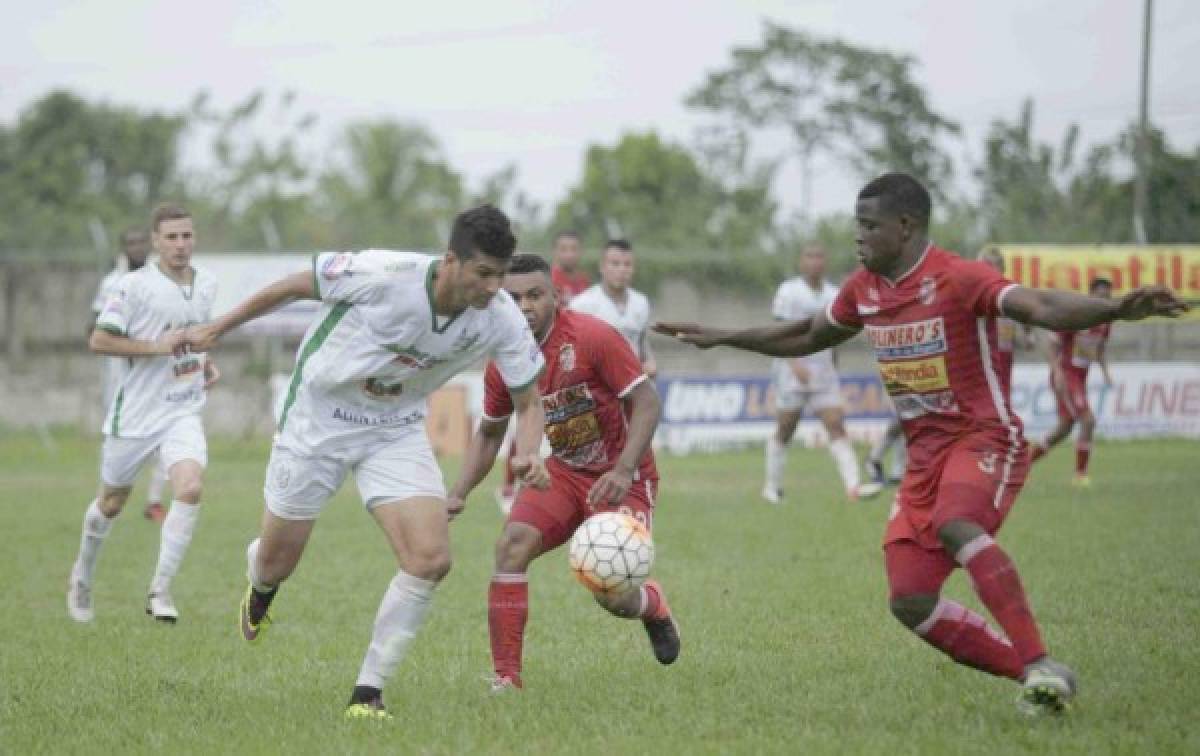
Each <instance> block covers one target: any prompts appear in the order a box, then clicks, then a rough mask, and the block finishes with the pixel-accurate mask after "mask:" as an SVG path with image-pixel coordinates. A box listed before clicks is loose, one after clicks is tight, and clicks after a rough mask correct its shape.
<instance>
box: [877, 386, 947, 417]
mask: <svg viewBox="0 0 1200 756" xmlns="http://www.w3.org/2000/svg"><path fill="white" fill-rule="evenodd" d="M892 404H893V405H894V406H895V407H896V414H897V415H899V416H900V419H901V420H912V419H914V418H918V417H921V416H922V415H928V414H929V413H931V412H932V413H935V414H947V413H951V412H958V402H957V401H955V399H954V392H953V391H950V390H946V391H932V392H930V393H927V394H893V395H892Z"/></svg>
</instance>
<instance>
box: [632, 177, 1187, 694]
mask: <svg viewBox="0 0 1200 756" xmlns="http://www.w3.org/2000/svg"><path fill="white" fill-rule="evenodd" d="M931 204H932V203H931V200H930V197H929V192H928V191H927V190H926V189H925V187H924V186H922V185H921V183H920V182H919V181H917V180H916V179H914V178H913V177H911V176H909V175H907V174H902V173H889V174H885V175H883V176H880V177H878V178H876V179H874V180H872V181H870V182H869V183H867V185H866V186H865V187H863V189H862V190H861V191H860V192H859V194H858V201H857V203H856V205H855V221H856V225H857V235H856V241H857V243H858V255H859V259H860V260H861V261H862V267H861V268H859V269H858V270H856V271H855V272H854V273H853V274H851V276H850V278H848V279H847V280H846V282H845V283H844V284H843V285H842V288H841V291H840V292H839V294H838V297H837V299H836V300H834V302H833V304H832V305H831V306H830V308H829V309H828V310H827V311H826V312H825V313H820V314H818V315H816V316H815V317H814V318H812V319H811V320H806V321H800V322H798V323H783V324H780V325H774V326H764V327H760V328H747V329H742V330H723V329H717V328H709V327H704V326H699V325H696V324H692V323H660V324H657V325H656V326H655V328H656V330H658V331H660V332H662V333H665V334H668V335H673V336H674V337H675V338H677V339H680V340H682V341H685V342H688V343H691V344H695V345H697V346H699V347H702V348H709V347H713V346H721V345H723V346H731V347H735V348H738V349H746V350H750V351H754V352H759V353H761V354H767V355H772V356H799V355H806V354H812V353H813V352H817V351H820V350H822V349H828V348H830V347H833V346H836V345H837V344H840V343H842V342H844V341H846V340H847V339H849V338H851V337H852V336H854V335H855V334H856V333H858V332H859V331H862V330H864V329H866V330H867V331H868V335H869V339H870V343H871V346H872V347H873V348H874V350H875V357H876V360H877V361H878V362H879V367H880V374H881V375H882V376H883V377H884V386H885V387H886V389H887V391H888V393H889V394H891V396H892V401H893V403H894V404H895V406H896V410H897V412H898V414H899V415H900V420H901V422H902V423H903V424H904V433H905V437H906V438H907V441H908V449H909V455H910V464H909V466H908V469H907V471H906V472H905V478H904V482H903V483H902V484H901V487H900V491H899V493H898V494H897V497H896V503H895V505H894V507H893V512H892V515H891V517H890V518H889V521H888V525H887V529H886V531H885V533H884V564H885V569H886V572H887V578H888V584H889V589H890V591H889V593H890V597H889V604H890V608H891V610H892V614H893V615H894V616H895V617H896V619H897V620H899V621H900V622H901V623H903V624H904V625H905V626H906V627H908V628H909V629H911V630H912V631H913V632H914V633H916V634H917V635H918V636H920V637H921V638H922V639H923V640H924V641H926V642H927V643H929V644H930V645H932V646H934V647H935V648H937V649H939V650H941V651H942V652H944V653H945V654H947V655H948V656H950V657H951V658H952V659H954V660H955V661H956V662H958V663H960V664H964V665H967V666H969V667H974V668H976V669H980V670H983V671H985V672H989V673H991V674H994V675H998V676H1001V677H1007V678H1010V679H1012V680H1017V681H1020V682H1021V683H1022V688H1023V690H1022V694H1021V698H1020V699H1019V705H1020V707H1021V708H1022V710H1023V711H1025V712H1027V713H1030V714H1037V713H1043V712H1044V713H1056V712H1060V711H1062V710H1063V709H1064V708H1065V707H1066V706H1067V705H1068V704H1069V703H1070V701H1071V700H1072V699H1073V698H1074V696H1075V691H1076V681H1075V675H1074V673H1073V672H1072V671H1071V670H1070V669H1069V668H1068V667H1067V666H1066V665H1064V664H1062V663H1060V662H1058V661H1056V660H1054V659H1052V658H1051V657H1050V656H1049V655H1048V654H1047V652H1046V648H1045V646H1044V645H1043V643H1042V638H1041V631H1040V630H1039V628H1038V626H1037V622H1036V620H1035V619H1034V616H1033V610H1032V609H1031V608H1030V606H1029V602H1028V600H1027V598H1026V596H1025V589H1024V587H1023V586H1022V585H1021V580H1020V578H1019V576H1018V574H1017V568H1016V566H1015V565H1014V564H1013V562H1012V560H1011V559H1010V558H1009V557H1008V555H1007V554H1006V553H1005V552H1004V550H1003V549H1001V548H1000V545H999V544H998V543H996V541H995V540H994V538H993V536H994V535H995V533H996V532H997V531H998V530H999V528H1000V526H1001V525H1002V524H1003V522H1004V520H1005V518H1006V517H1007V515H1008V513H1009V511H1010V510H1011V508H1012V506H1013V504H1014V503H1015V502H1016V497H1017V494H1018V493H1019V491H1020V490H1021V487H1022V486H1023V485H1024V482H1025V477H1026V474H1027V472H1028V468H1029V458H1028V455H1027V450H1026V446H1025V440H1024V438H1023V437H1022V429H1021V421H1020V418H1019V417H1017V416H1016V415H1015V414H1014V413H1013V411H1012V408H1011V405H1010V403H1009V398H1008V396H1007V395H1006V394H1005V393H1004V392H1003V390H1002V389H1001V384H1000V379H999V377H998V376H997V375H996V369H995V355H996V349H995V344H996V335H995V334H996V318H997V317H1001V316H1003V317H1010V318H1013V319H1014V320H1017V321H1018V322H1021V323H1025V324H1028V325H1036V326H1039V327H1042V328H1051V329H1054V330H1058V331H1065V330H1082V329H1086V328H1091V327H1092V326H1095V325H1099V324H1101V323H1107V322H1110V321H1112V320H1117V319H1123V320H1138V319H1141V318H1145V317H1148V316H1151V315H1166V316H1175V315H1178V314H1180V313H1181V312H1184V311H1186V310H1187V305H1186V304H1184V303H1183V302H1181V301H1180V300H1178V299H1177V298H1176V297H1175V296H1174V295H1173V294H1172V293H1171V292H1170V291H1169V290H1167V289H1165V288H1164V287H1161V286H1151V287H1144V288H1141V289H1136V290H1134V291H1132V292H1130V293H1129V294H1127V295H1125V296H1124V297H1123V298H1122V299H1121V300H1120V302H1112V301H1111V300H1108V299H1105V298H1100V297H1086V296H1080V295H1078V294H1073V293H1070V292H1064V291H1054V290H1035V289H1028V288H1025V287H1023V286H1020V285H1018V284H1015V283H1012V282H1011V281H1009V280H1007V279H1005V278H1004V277H1003V276H1001V275H1000V274H999V273H998V272H997V271H996V270H994V269H993V268H991V267H990V266H987V265H984V264H981V263H979V262H976V261H968V260H963V259H962V258H960V257H958V256H956V255H954V254H953V253H951V252H948V251H946V250H943V249H939V248H937V247H935V246H934V245H933V244H932V243H931V242H930V241H929V235H928V233H929V232H928V229H929V216H930V211H931ZM956 567H962V568H963V569H964V570H966V571H967V573H968V574H969V575H970V578H971V581H970V582H971V586H972V587H973V588H974V590H975V593H976V595H977V596H978V597H979V599H980V601H981V602H982V603H983V605H984V606H985V607H987V609H988V611H989V612H990V613H991V615H992V617H993V619H995V621H996V622H997V623H998V624H999V625H1000V627H1001V628H1002V629H1003V634H1001V633H999V632H996V631H995V630H994V629H993V628H992V627H990V626H989V624H988V622H987V620H985V619H984V618H983V617H981V616H979V615H977V614H975V613H974V612H972V611H971V610H969V609H967V608H966V607H964V606H963V605H961V604H959V603H957V602H954V601H951V600H949V599H946V598H944V597H943V596H942V595H941V593H942V588H943V586H944V585H945V582H946V579H947V578H948V577H949V576H950V574H951V573H952V572H953V571H954V569H955V568H956Z"/></svg>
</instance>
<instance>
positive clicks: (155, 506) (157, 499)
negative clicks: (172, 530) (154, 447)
mask: <svg viewBox="0 0 1200 756" xmlns="http://www.w3.org/2000/svg"><path fill="white" fill-rule="evenodd" d="M166 485H167V466H166V465H165V464H163V461H162V455H161V454H158V455H155V459H154V464H152V465H151V467H150V482H149V483H148V484H147V485H146V508H145V509H143V510H142V516H143V517H145V518H146V519H147V520H153V521H154V522H157V523H159V524H160V525H161V524H162V521H163V519H164V518H165V517H166V516H167V510H166V508H165V507H163V504H162V500H163V489H164V488H165V487H166Z"/></svg>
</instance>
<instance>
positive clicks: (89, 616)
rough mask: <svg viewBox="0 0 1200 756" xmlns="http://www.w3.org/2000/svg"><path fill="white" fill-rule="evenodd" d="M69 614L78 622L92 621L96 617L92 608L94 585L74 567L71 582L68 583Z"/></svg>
mask: <svg viewBox="0 0 1200 756" xmlns="http://www.w3.org/2000/svg"><path fill="white" fill-rule="evenodd" d="M67 614H68V615H70V617H71V619H73V620H75V621H76V622H91V621H92V620H93V619H95V618H96V612H95V610H94V609H93V608H92V587H91V586H90V585H88V584H87V583H85V582H84V581H83V580H82V579H81V578H80V577H79V575H78V574H77V573H76V572H75V570H74V569H72V570H71V582H70V583H69V584H68V585H67Z"/></svg>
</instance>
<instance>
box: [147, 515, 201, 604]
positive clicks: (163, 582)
mask: <svg viewBox="0 0 1200 756" xmlns="http://www.w3.org/2000/svg"><path fill="white" fill-rule="evenodd" d="M199 516H200V505H199V504H188V503H186V502H182V501H179V500H175V501H173V502H171V509H170V510H169V511H168V512H167V517H166V519H164V520H163V524H162V538H161V539H160V541H159V546H158V566H157V567H155V568H154V580H153V581H151V583H150V589H151V591H165V590H167V589H168V588H170V587H171V578H173V577H175V573H177V572H179V563H180V562H182V561H183V555H184V554H186V553H187V549H188V545H189V544H190V543H191V542H192V533H193V532H194V531H195V530H196V520H197V519H198V518H199Z"/></svg>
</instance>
